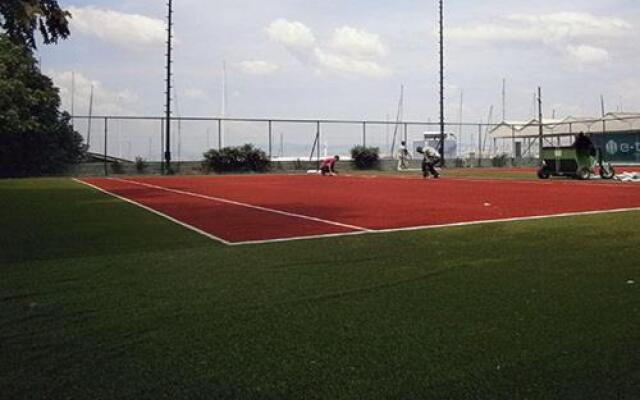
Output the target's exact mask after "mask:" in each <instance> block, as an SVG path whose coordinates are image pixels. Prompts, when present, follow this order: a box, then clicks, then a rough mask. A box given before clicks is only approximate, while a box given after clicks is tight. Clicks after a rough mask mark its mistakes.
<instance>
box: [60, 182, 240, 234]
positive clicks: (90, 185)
mask: <svg viewBox="0 0 640 400" xmlns="http://www.w3.org/2000/svg"><path fill="white" fill-rule="evenodd" d="M72 180H73V181H75V182H77V183H80V184H83V185H85V186H88V187H90V188H93V189H95V190H97V191H100V192H102V193H104V194H107V195H109V196H112V197H115V198H117V199H119V200H122V201H124V202H127V203H129V204H133V205H135V206H138V207H140V208H143V209H145V210H147V211H149V212H151V213H154V214H156V215H159V216H161V217H163V218H166V219H168V220H169V221H171V222H174V223H176V224H178V225H180V226H182V227H184V228H187V229H189V230H192V231H194V232H196V233H199V234H201V235H203V236H206V237H208V238H209V239H212V240H215V241H216V242H220V243H223V244H226V245H231V244H232V243H231V242H229V241H227V240H224V239H222V238H219V237H217V236H215V235H212V234H210V233H208V232H205V231H203V230H202V229H198V228H196V227H195V226H192V225H189V224H186V223H184V222H182V221H179V220H177V219H175V218H173V217H171V216H169V215H167V214H164V213H161V212H160V211H157V210H154V209H153V208H151V207H147V206H145V205H144V204H140V203H138V202H137V201H134V200H131V199H127V198H126V197H122V196H119V195H117V194H115V193H112V192H110V191H108V190H105V189H102V188H101V187H98V186H96V185H92V184H90V183H88V182H84V181H81V180H79V179H76V178H72Z"/></svg>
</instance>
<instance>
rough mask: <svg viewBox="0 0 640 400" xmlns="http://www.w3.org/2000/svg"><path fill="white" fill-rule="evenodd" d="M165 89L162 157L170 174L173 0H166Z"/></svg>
mask: <svg viewBox="0 0 640 400" xmlns="http://www.w3.org/2000/svg"><path fill="white" fill-rule="evenodd" d="M167 7H168V13H167V67H166V68H167V78H166V80H167V82H166V84H167V91H166V96H167V98H166V104H165V123H166V127H165V132H166V137H165V139H166V147H165V153H164V159H165V162H166V166H167V169H166V171H167V173H169V174H171V63H172V60H171V50H172V40H173V37H172V27H173V0H168V3H167Z"/></svg>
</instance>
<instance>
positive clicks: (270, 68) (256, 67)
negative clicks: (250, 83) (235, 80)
mask: <svg viewBox="0 0 640 400" xmlns="http://www.w3.org/2000/svg"><path fill="white" fill-rule="evenodd" d="M238 68H239V69H240V71H242V72H244V73H245V74H249V75H269V74H272V73H274V72H276V71H277V70H278V69H279V68H280V67H279V66H277V65H276V64H273V63H270V62H268V61H262V60H248V61H242V62H240V63H238Z"/></svg>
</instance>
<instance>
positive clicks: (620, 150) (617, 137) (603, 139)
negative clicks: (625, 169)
mask: <svg viewBox="0 0 640 400" xmlns="http://www.w3.org/2000/svg"><path fill="white" fill-rule="evenodd" d="M592 139H593V143H594V144H595V145H596V146H598V147H600V148H601V149H603V150H604V152H603V154H604V159H605V160H607V161H609V162H615V163H633V164H636V163H640V132H638V131H635V132H624V133H607V134H604V135H593V136H592Z"/></svg>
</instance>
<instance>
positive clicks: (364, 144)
mask: <svg viewBox="0 0 640 400" xmlns="http://www.w3.org/2000/svg"><path fill="white" fill-rule="evenodd" d="M362 147H367V122H366V121H364V122H362Z"/></svg>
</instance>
